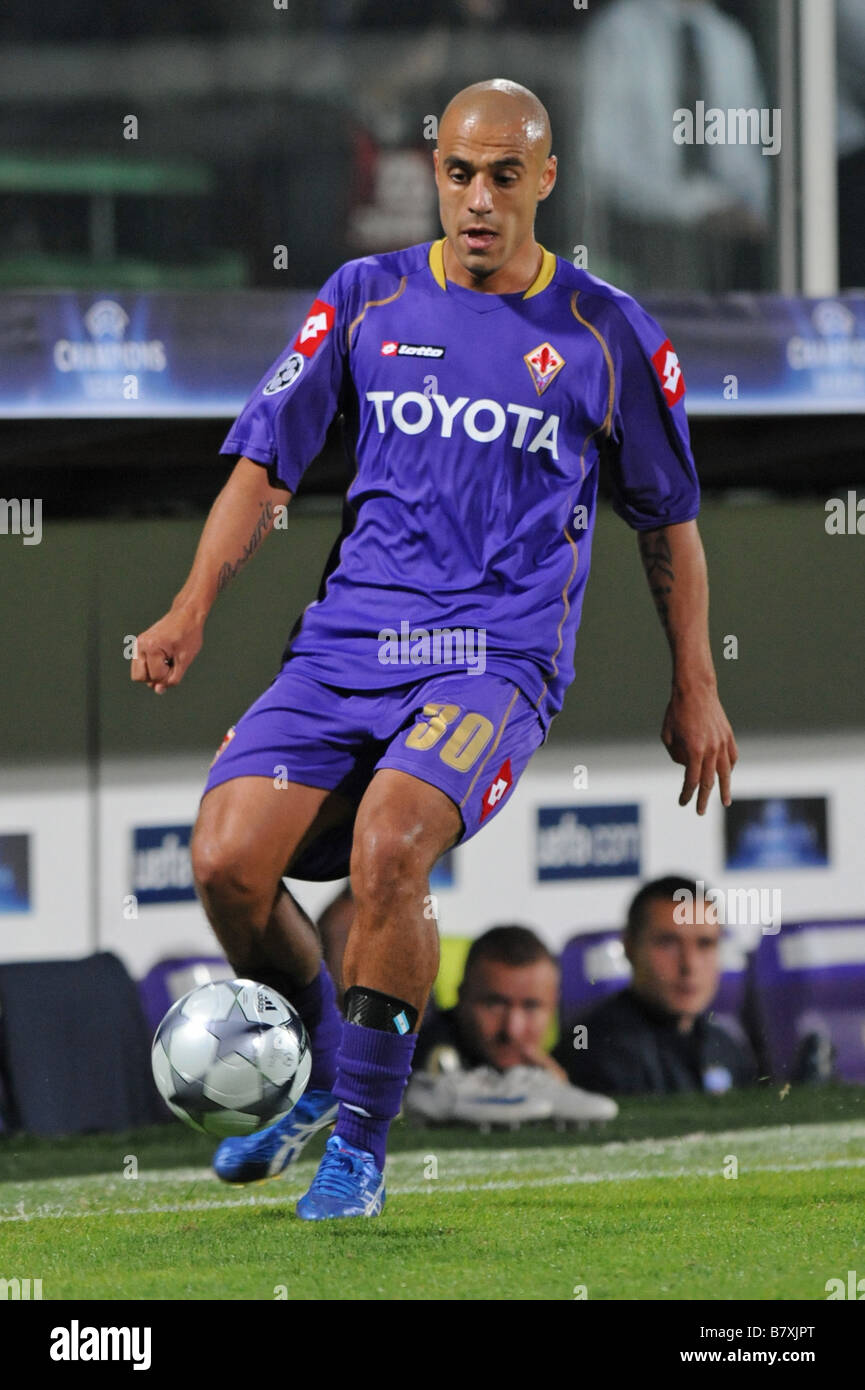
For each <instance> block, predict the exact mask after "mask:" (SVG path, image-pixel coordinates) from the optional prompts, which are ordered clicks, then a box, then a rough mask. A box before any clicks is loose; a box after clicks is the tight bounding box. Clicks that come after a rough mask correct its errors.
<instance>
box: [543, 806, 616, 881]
mask: <svg viewBox="0 0 865 1390" xmlns="http://www.w3.org/2000/svg"><path fill="white" fill-rule="evenodd" d="M535 862H536V866H537V877H538V880H539V882H541V883H547V882H553V881H556V880H561V879H575V878H638V877H639V875H640V808H639V806H637V805H624V806H579V807H577V806H539V807H538V819H537V829H536V834H535Z"/></svg>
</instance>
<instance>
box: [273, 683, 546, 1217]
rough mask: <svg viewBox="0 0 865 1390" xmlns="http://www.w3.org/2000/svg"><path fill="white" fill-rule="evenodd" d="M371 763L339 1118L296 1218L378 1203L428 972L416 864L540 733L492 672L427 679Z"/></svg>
mask: <svg viewBox="0 0 865 1390" xmlns="http://www.w3.org/2000/svg"><path fill="white" fill-rule="evenodd" d="M419 691H420V693H419V698H418V697H416V698H415V703H414V708H413V710H410V711H409V718H408V719H407V720H406V721H405V723H404V725H403V727H402V729H401V732H400V733H399V735H398V736H397V737H395V738H394V739H393V740H392V741H391V743H390V745H389V747H388V751H387V753H386V754H385V755H384V756H383V757H382V758H381V759H380V760H379V763H378V764H377V771H376V774H375V776H374V777H373V779H372V782H371V783H370V786H369V787H368V789H367V791H366V793H365V794H364V797H363V799H362V801H361V803H360V807H359V810H358V814H357V820H356V822H355V829H354V842H353V848H352V859H351V883H352V891H353V895H354V898H355V904H356V915H355V919H354V922H353V924H352V928H351V931H350V934H349V939H348V943H347V946H346V951H345V956H344V960H343V974H344V981H345V986H346V994H345V1004H344V1009H345V1018H346V1021H345V1023H344V1024H343V1029H342V1041H341V1044H340V1048H339V1051H338V1054H337V1079H336V1082H335V1084H334V1087H333V1094H334V1095H336V1096H337V1097H338V1098H339V1100H340V1108H339V1115H338V1118H337V1124H336V1128H335V1131H334V1135H333V1137H332V1138H331V1139H330V1140H329V1142H328V1146H327V1150H326V1152H325V1157H324V1159H323V1160H322V1164H321V1166H320V1168H319V1171H318V1174H317V1175H316V1178H315V1179H314V1181H313V1184H312V1187H311V1189H310V1191H309V1192H308V1193H307V1195H306V1196H305V1197H303V1198H301V1201H300V1202H299V1203H298V1208H297V1211H298V1215H299V1216H301V1217H303V1218H304V1219H307V1220H321V1219H323V1218H325V1217H336V1216H372V1215H377V1214H378V1212H379V1211H380V1210H381V1207H382V1205H383V1201H384V1158H385V1144H386V1140H387V1131H388V1127H389V1125H390V1122H391V1120H392V1119H393V1118H394V1117H395V1116H396V1115H397V1114H398V1113H399V1108H400V1103H401V1100H402V1093H403V1090H404V1089H405V1085H406V1083H407V1081H408V1077H409V1073H410V1070H411V1062H412V1057H413V1054H414V1047H415V1042H416V1029H417V1027H418V1026H419V1024H420V1020H421V1017H422V1015H423V1010H424V1007H425V1005H426V1001H427V997H428V995H429V992H430V989H431V987H432V984H433V981H434V979H435V975H436V971H437V969H438V932H437V926H436V922H435V917H434V914H433V913H432V912H431V911H430V898H429V872H430V869H431V868H432V866H433V865H434V864H435V862H436V860H437V859H438V858H439V857H440V856H441V854H442V853H444V851H445V850H446V849H448V848H449V847H450V846H451V845H453V844H455V843H456V842H457V841H458V840H465V839H467V838H469V837H470V836H471V835H473V834H475V833H476V832H477V830H478V829H479V828H480V826H481V825H482V824H483V823H485V822H487V821H488V819H492V818H493V817H494V816H495V815H496V814H497V812H498V811H499V809H500V807H501V806H502V804H503V803H505V802H506V801H507V799H508V796H509V793H510V791H511V790H512V788H513V787H514V786H515V785H516V782H517V781H518V779H519V777H520V775H521V774H522V771H523V769H524V767H525V765H526V763H527V762H528V760H529V758H530V757H531V755H532V753H533V752H534V751H535V749H536V748H537V747H538V746H539V744H540V743H541V742H542V740H543V730H542V728H541V726H540V722H539V720H538V717H537V714H536V712H535V711H534V709H533V708H532V706H531V705H530V704H529V702H528V700H526V698H525V696H523V695H522V694H521V692H520V691H519V690H518V689H517V688H516V687H515V686H514V685H512V684H511V682H509V681H507V680H505V679H504V678H501V677H494V676H483V677H481V678H480V679H474V678H472V677H471V676H466V675H464V674H460V675H450V676H445V677H442V676H439V677H438V678H436V679H431V680H429V681H427V682H425V683H424V684H423V685H422V686H421V687H420V688H419Z"/></svg>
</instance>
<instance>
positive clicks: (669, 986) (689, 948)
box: [625, 899, 721, 1027]
mask: <svg viewBox="0 0 865 1390" xmlns="http://www.w3.org/2000/svg"><path fill="white" fill-rule="evenodd" d="M694 906H695V912H694V914H693V915H694V917H695V918H697V917H699V916H700V915H701V913H700V900H699V899H698V900H697V901H696V902H695V904H694ZM702 907H703V912H702V915H703V916H704V917H706V918H708V919H709V920H708V921H706V922H705V923H699V922H696V921H695V922H694V923H693V924H691V923H687V922H677V921H676V920H675V915H674V914H675V913H676V912H677V910H678V913H679V915H680V916H681V908H680V907H679V905H678V904H677V903H674V902H672V900H671V901H670V902H665V901H663V900H662V899H658V900H657V901H655V902H649V903H647V904H646V908H645V911H646V916H647V920H646V924H645V926H644V927H643V929H642V931H640V933H639V935H638V936H637V939H636V941H633V942H627V941H626V944H625V953H626V955H627V957H628V960H629V961H630V962H631V965H632V966H633V970H634V977H633V980H632V982H631V987H632V988H633V989H634V991H635V992H636V993H637V994H639V995H640V996H641V997H642V998H643V999H645V1000H647V1002H648V1003H650V1004H655V1005H656V1006H657V1007H659V1008H661V1009H666V1011H667V1012H668V1013H671V1014H678V1015H679V1017H680V1020H681V1022H682V1023H683V1024H685V1025H686V1026H687V1027H690V1025H691V1023H692V1022H693V1020H694V1018H695V1017H696V1016H697V1014H699V1013H702V1012H703V1010H704V1009H706V1008H708V1006H709V1004H710V1003H711V1002H712V1000H713V999H714V997H715V994H716V992H717V989H718V978H719V974H720V962H719V953H718V945H719V942H720V938H721V927H720V924H719V923H718V922H717V921H715V916H716V914H715V911H714V908H713V906H712V904H711V903H707V902H703V903H702Z"/></svg>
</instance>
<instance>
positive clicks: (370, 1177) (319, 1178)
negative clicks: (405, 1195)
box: [297, 1134, 385, 1221]
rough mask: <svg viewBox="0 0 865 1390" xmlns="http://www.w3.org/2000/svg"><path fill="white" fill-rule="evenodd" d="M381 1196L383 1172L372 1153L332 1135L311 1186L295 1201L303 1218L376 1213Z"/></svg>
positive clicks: (312, 1218) (315, 1218)
mask: <svg viewBox="0 0 865 1390" xmlns="http://www.w3.org/2000/svg"><path fill="white" fill-rule="evenodd" d="M384 1198H385V1191H384V1173H381V1172H379V1170H378V1168H377V1167H376V1165H375V1159H374V1158H373V1156H372V1154H370V1153H366V1152H365V1150H364V1149H356V1148H355V1147H354V1145H353V1144H347V1143H346V1142H345V1140H344V1139H341V1138H340V1136H339V1135H338V1134H333V1135H331V1137H330V1139H328V1141H327V1148H326V1149H325V1151H324V1158H323V1159H322V1160H321V1163H320V1164H319V1165H318V1172H317V1173H316V1175H315V1177H314V1178H313V1180H312V1186H311V1187H310V1189H309V1191H308V1192H307V1194H306V1196H305V1197H301V1199H300V1201H299V1202H298V1204H297V1214H298V1216H299V1217H301V1219H302V1220H303V1221H326V1220H328V1218H330V1217H334V1216H378V1214H379V1212H380V1211H381V1209H382V1207H383V1206H384Z"/></svg>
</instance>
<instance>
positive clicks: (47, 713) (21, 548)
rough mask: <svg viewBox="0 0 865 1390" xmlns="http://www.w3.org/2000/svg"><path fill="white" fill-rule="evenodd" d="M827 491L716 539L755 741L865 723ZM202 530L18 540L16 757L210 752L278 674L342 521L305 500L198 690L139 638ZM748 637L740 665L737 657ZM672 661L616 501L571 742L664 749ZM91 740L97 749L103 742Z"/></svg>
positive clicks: (275, 537)
mask: <svg viewBox="0 0 865 1390" xmlns="http://www.w3.org/2000/svg"><path fill="white" fill-rule="evenodd" d="M824 520H825V512H824V505H823V503H822V501H820V500H819V499H815V498H812V499H803V500H799V501H791V502H767V503H759V502H756V503H755V502H751V503H748V504H745V505H731V504H730V502H729V501H727V502H724V503H721V502H718V501H713V500H709V501H707V502H706V503H705V505H704V510H703V514H702V518H701V531H702V535H703V539H704V544H705V547H706V551H707V554H708V557H709V570H710V577H711V583H712V611H711V632H712V644H713V650H714V655H715V662H716V665H717V667H718V672H719V680H720V683H721V691H722V698H723V700H724V703H725V706H726V708H727V711H728V713H729V715H730V718H731V720H732V722H733V725H734V728H735V729H736V730H737V732H738V733H750V732H754V733H757V732H762V733H767V732H768V733H771V732H773V731H778V732H781V731H783V732H812V733H813V732H817V731H820V730H823V729H826V730H829V729H834V730H837V729H840V728H845V727H856V726H859V727H861V725H862V724H863V721H865V696H863V660H862V656H863V640H862V632H863V621H862V614H863V605H865V582H863V574H865V565H863V560H865V551H863V546H865V539H863V537H861V536H829V535H827V534H826V531H825V527H824ZM200 528H201V521H200V519H193V520H189V521H173V520H172V521H169V520H162V521H97V522H62V521H59V520H56V519H54V518H53V517H52V516H50V515H46V516H45V517H44V519H43V539H42V543H41V544H40V545H38V546H25V545H23V544H22V541H21V539H20V538H19V537H17V536H6V535H3V536H0V633H2V640H0V663H2V664H0V763H2V762H5V763H9V762H14V761H16V760H20V759H27V760H39V761H41V762H44V763H45V764H46V766H50V764H51V763H52V762H54V761H57V760H64V759H70V758H72V759H80V758H83V757H84V756H85V755H86V753H87V749H88V747H91V748H95V749H97V750H98V751H100V752H101V753H103V754H105V755H113V754H117V753H120V752H124V751H127V752H129V753H131V754H135V755H140V754H145V755H146V754H148V753H166V752H174V751H178V752H179V751H189V752H196V753H197V752H199V751H200V752H202V753H207V752H208V751H209V750H211V749H213V748H215V747H216V746H217V745H218V744H219V742H220V741H221V738H222V735H223V733H224V731H225V729H226V727H227V726H228V725H229V724H231V723H233V722H234V721H235V720H236V719H237V717H238V716H239V715H240V714H241V713H242V712H243V710H244V709H245V708H246V706H247V705H248V704H249V703H250V702H251V701H252V700H253V699H254V698H255V697H256V696H257V695H258V694H259V693H260V692H261V690H262V689H263V688H264V687H265V685H266V684H267V683H268V682H269V680H270V679H271V677H272V676H273V674H274V673H275V671H276V669H277V665H278V661H279V655H280V652H281V650H282V644H283V642H284V639H285V637H286V635H287V633H288V630H289V628H290V627H291V624H292V622H293V620H294V618H295V616H296V615H297V614H298V612H299V611H300V610H301V608H302V607H303V605H304V604H305V603H307V602H309V601H310V600H311V599H312V598H314V597H315V594H316V591H317V588H318V581H319V577H320V573H321V570H322V567H323V565H324V562H325V559H326V557H327V554H328V551H329V549H330V546H331V544H332V542H333V539H334V537H335V536H336V535H337V533H338V530H339V514H338V511H337V510H333V511H328V512H322V511H321V508H320V506H319V507H318V509H315V508H314V507H313V506H310V507H309V508H308V509H307V508H305V507H304V504H303V503H302V502H299V503H297V504H295V506H294V512H293V513H292V509H291V508H290V509H289V525H288V527H287V528H286V529H285V530H281V531H276V532H274V533H273V534H272V535H271V536H270V537H269V539H268V541H267V544H266V545H265V546H264V547H263V549H262V551H261V552H260V553H259V554H258V555H257V556H256V557H255V559H254V560H253V561H252V562H251V564H250V565H249V566H248V567H247V569H246V570H245V571H244V572H243V573H242V574H241V575H240V576H239V577H238V579H237V580H236V581H235V582H234V584H233V586H232V587H231V588H230V589H229V590H228V591H227V592H226V593H225V594H224V595H223V596H222V597H221V599H220V600H219V601H218V603H217V605H216V608H215V609H214V611H213V613H212V615H211V617H210V620H209V622H208V626H207V630H206V633H205V646H204V649H203V651H202V653H201V655H200V656H199V657H198V659H197V661H196V662H195V663H194V665H193V666H192V668H191V670H190V672H189V674H188V675H187V677H186V679H185V681H184V683H183V685H182V686H181V687H180V689H179V690H177V691H173V692H170V693H169V694H166V695H164V696H162V697H156V696H154V695H152V694H151V693H150V691H148V690H147V689H145V688H144V687H141V686H133V685H132V684H131V682H130V680H129V666H128V662H127V661H126V660H124V656H123V649H124V638H125V637H126V636H127V635H128V634H134V633H137V632H140V631H142V630H143V629H144V628H145V627H147V626H148V625H149V624H150V623H152V622H154V621H155V620H156V618H157V617H159V616H160V615H161V614H162V613H163V612H164V611H165V609H166V608H167V607H168V605H169V604H170V602H171V599H172V597H173V595H174V593H175V592H176V590H177V589H178V588H179V586H180V584H181V583H182V581H183V579H184V577H185V575H186V572H187V570H188V567H189V565H190V563H191V560H192V556H193V554H194V550H195V545H196V541H197V538H198V535H199V533H200ZM727 634H733V635H735V636H736V637H737V638H738V643H739V655H738V659H737V660H725V659H724V658H723V646H724V640H723V639H724V637H725V636H726V635H727ZM668 685H669V657H668V654H667V651H666V643H665V640H664V638H663V634H662V632H661V629H660V626H659V624H658V622H657V619H656V617H655V614H654V610H653V607H652V604H651V599H650V596H649V593H648V589H647V587H646V583H645V580H644V578H643V575H642V571H641V568H640V564H639V558H638V554H637V547H636V542H635V539H634V537H633V536H632V535H631V534H630V533H629V532H628V530H627V528H626V527H625V526H624V525H623V524H622V523H621V522H620V521H619V520H618V519H617V518H616V517H615V516H613V515H612V514H611V513H610V511H609V509H608V508H603V509H602V510H601V514H600V516H599V521H598V527H597V532H596V537H595V545H594V559H593V568H592V574H591V577H590V579H589V585H588V590H587V594H586V603H585V608H584V616H583V626H582V630H581V632H580V636H579V639H578V644H577V679H576V681H575V683H574V685H573V686H572V687H571V690H570V691H569V693H568V697H567V700H566V703H565V708H564V710H563V712H562V714H561V715H560V716H559V718H558V719H557V720H556V721H555V723H554V724H553V729H552V733H551V736H550V737H551V741H556V740H558V741H564V740H568V741H572V742H579V741H583V740H586V741H588V740H594V741H597V740H602V739H611V738H630V737H650V738H654V737H657V735H658V732H659V729H660V722H661V719H662V716H663V710H664V705H665V701H666V694H667V690H668ZM88 740H89V742H88Z"/></svg>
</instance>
